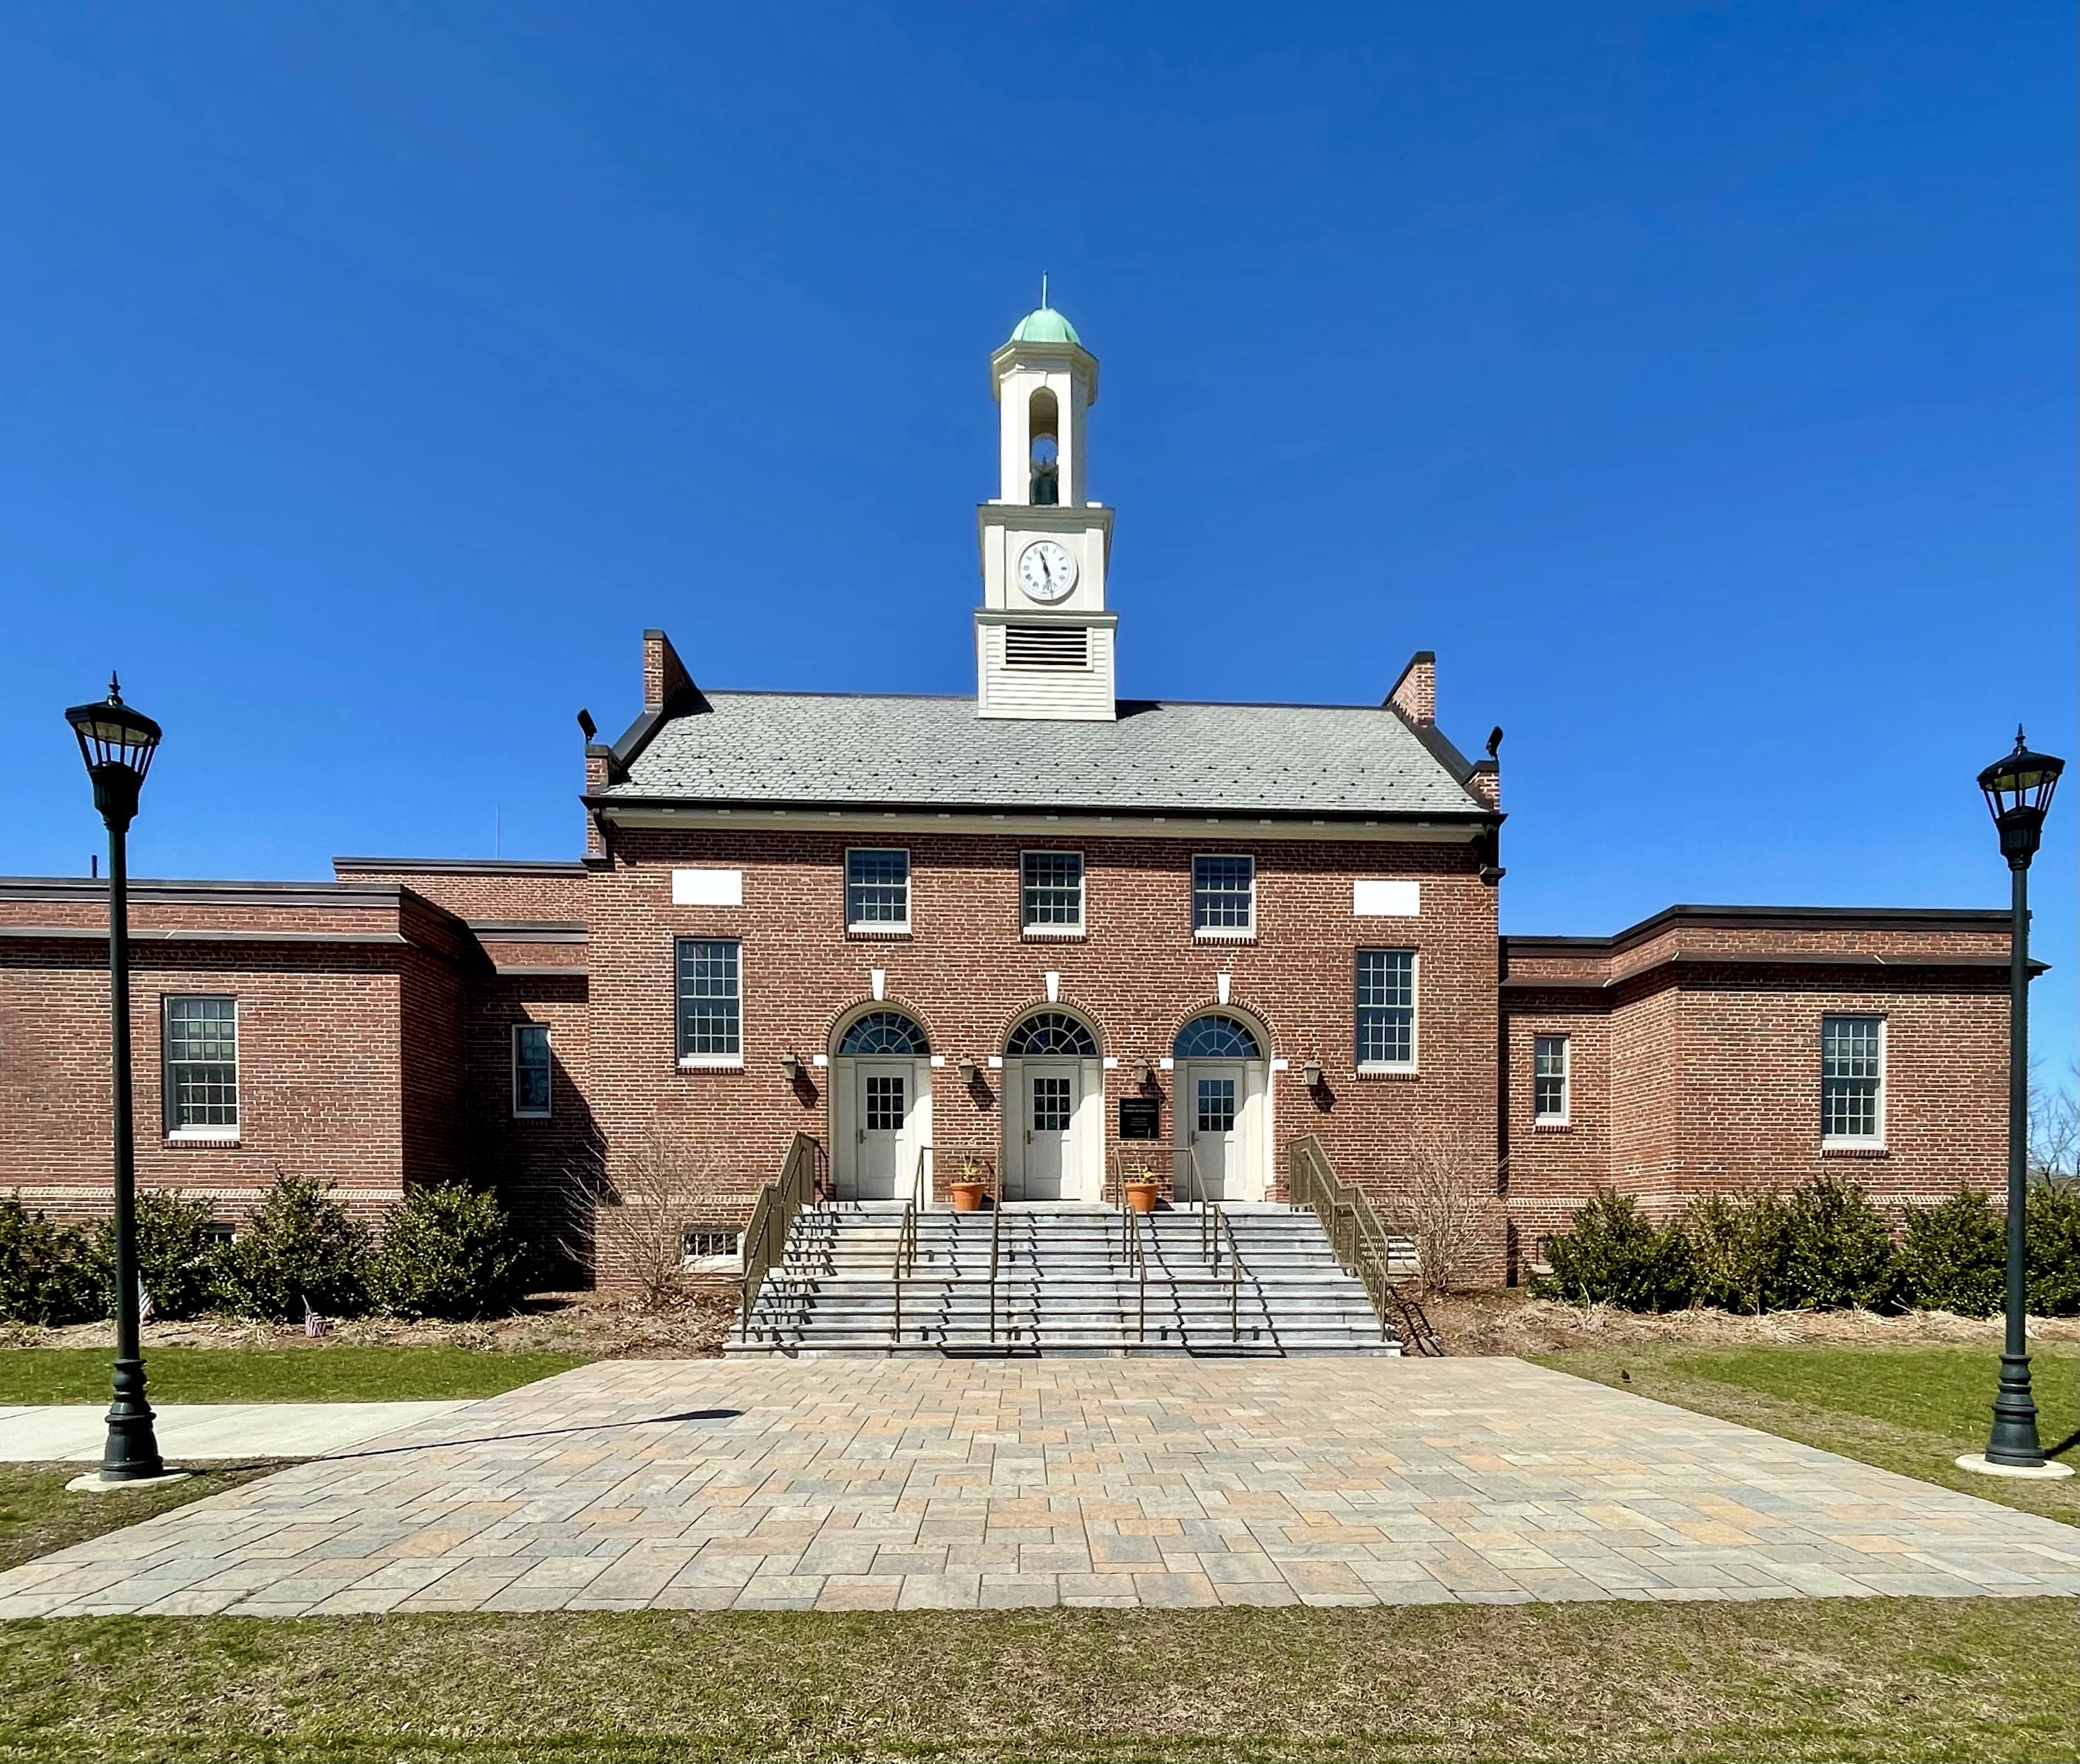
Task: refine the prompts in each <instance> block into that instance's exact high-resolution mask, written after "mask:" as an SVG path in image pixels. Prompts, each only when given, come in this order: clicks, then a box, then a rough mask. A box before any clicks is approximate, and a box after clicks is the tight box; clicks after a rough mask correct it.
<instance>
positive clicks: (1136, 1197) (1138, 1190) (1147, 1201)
mask: <svg viewBox="0 0 2080 1764" xmlns="http://www.w3.org/2000/svg"><path fill="white" fill-rule="evenodd" d="M1156 1192H1157V1185H1156V1184H1155V1183H1152V1182H1130V1183H1129V1184H1127V1185H1126V1204H1127V1205H1128V1206H1129V1207H1130V1208H1131V1209H1133V1210H1134V1212H1136V1213H1153V1212H1154V1211H1155V1196H1156Z"/></svg>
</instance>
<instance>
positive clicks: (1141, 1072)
mask: <svg viewBox="0 0 2080 1764" xmlns="http://www.w3.org/2000/svg"><path fill="white" fill-rule="evenodd" d="M1148 1079H1149V1071H1148V1062H1147V1060H1136V1061H1135V1062H1134V1083H1136V1084H1138V1085H1139V1086H1140V1087H1141V1088H1142V1089H1143V1090H1146V1089H1147V1088H1148Z"/></svg>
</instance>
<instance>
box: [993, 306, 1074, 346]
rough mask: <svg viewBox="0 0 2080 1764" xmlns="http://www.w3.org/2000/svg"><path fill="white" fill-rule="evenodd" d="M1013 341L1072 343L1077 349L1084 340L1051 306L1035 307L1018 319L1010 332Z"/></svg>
mask: <svg viewBox="0 0 2080 1764" xmlns="http://www.w3.org/2000/svg"><path fill="white" fill-rule="evenodd" d="M1010 340H1011V341H1013V342H1014V343H1074V344H1075V345H1076V346H1077V347H1078V348H1079V349H1081V348H1082V347H1083V344H1084V340H1083V338H1081V337H1079V336H1077V335H1076V326H1075V325H1071V323H1070V322H1069V321H1067V319H1065V318H1063V316H1062V315H1061V314H1060V313H1059V312H1056V311H1055V309H1054V308H1053V307H1051V306H1039V307H1035V308H1034V309H1033V310H1032V311H1031V312H1028V313H1027V314H1026V315H1025V317H1024V318H1022V319H1021V320H1020V321H1018V328H1017V329H1016V330H1014V331H1013V333H1011V338H1010Z"/></svg>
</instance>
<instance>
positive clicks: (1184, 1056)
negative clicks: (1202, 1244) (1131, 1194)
mask: <svg viewBox="0 0 2080 1764" xmlns="http://www.w3.org/2000/svg"><path fill="white" fill-rule="evenodd" d="M1265 1046H1266V1044H1265V1041H1264V1034H1263V1031H1262V1029H1261V1028H1260V1026H1259V1025H1257V1024H1254V1023H1252V1022H1251V1021H1249V1020H1248V1019H1246V1018H1245V1017H1244V1016H1243V1015H1242V1014H1241V1013H1240V1012H1235V1011H1225V1010H1223V1011H1209V1012H1206V1013H1204V1014H1203V1015H1201V1016H1195V1017H1193V1019H1192V1020H1191V1021H1190V1022H1189V1023H1187V1024H1185V1026H1184V1027H1183V1028H1182V1029H1180V1030H1178V1032H1177V1039H1176V1041H1175V1042H1174V1043H1173V1044H1172V1048H1171V1059H1172V1070H1173V1072H1174V1074H1175V1076H1174V1079H1173V1083H1174V1086H1175V1090H1174V1095H1173V1097H1172V1107H1171V1111H1170V1112H1171V1116H1172V1119H1173V1121H1174V1122H1175V1123H1176V1134H1177V1170H1176V1184H1175V1192H1176V1196H1177V1198H1178V1199H1179V1200H1262V1199H1263V1198H1264V1194H1265V1192H1266V1191H1267V1189H1268V1188H1269V1181H1268V1178H1269V1173H1270V1168H1271V1156H1270V1145H1271V1099H1270V1094H1269V1091H1270V1087H1269V1083H1268V1082H1267V1079H1268V1077H1269V1071H1270V1066H1269V1059H1268V1058H1267V1055H1266V1052H1265Z"/></svg>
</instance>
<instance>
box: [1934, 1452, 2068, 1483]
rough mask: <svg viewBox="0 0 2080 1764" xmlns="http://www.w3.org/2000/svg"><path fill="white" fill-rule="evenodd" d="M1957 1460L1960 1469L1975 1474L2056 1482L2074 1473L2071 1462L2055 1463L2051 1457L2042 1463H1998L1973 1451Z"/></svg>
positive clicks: (1983, 1454) (1982, 1453)
mask: <svg viewBox="0 0 2080 1764" xmlns="http://www.w3.org/2000/svg"><path fill="white" fill-rule="evenodd" d="M1956 1461H1957V1468H1958V1469H1960V1470H1969V1471H1970V1472H1972V1473H1973V1475H1975V1476H2019V1477H2024V1478H2026V1479H2027V1480H2028V1481H2032V1482H2055V1481H2057V1480H2058V1478H2059V1477H2062V1476H2070V1475H2072V1474H2073V1466H2072V1465H2071V1464H2054V1463H2053V1462H2052V1461H2051V1460H2049V1458H2047V1459H2046V1460H2044V1462H2043V1463H2041V1464H1996V1463H1995V1462H1994V1460H1992V1459H1991V1458H1990V1457H1988V1456H1986V1453H1985V1452H1968V1453H1967V1454H1966V1455H1965V1456H1963V1457H1961V1458H1960V1459H1958V1460H1956Z"/></svg>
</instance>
